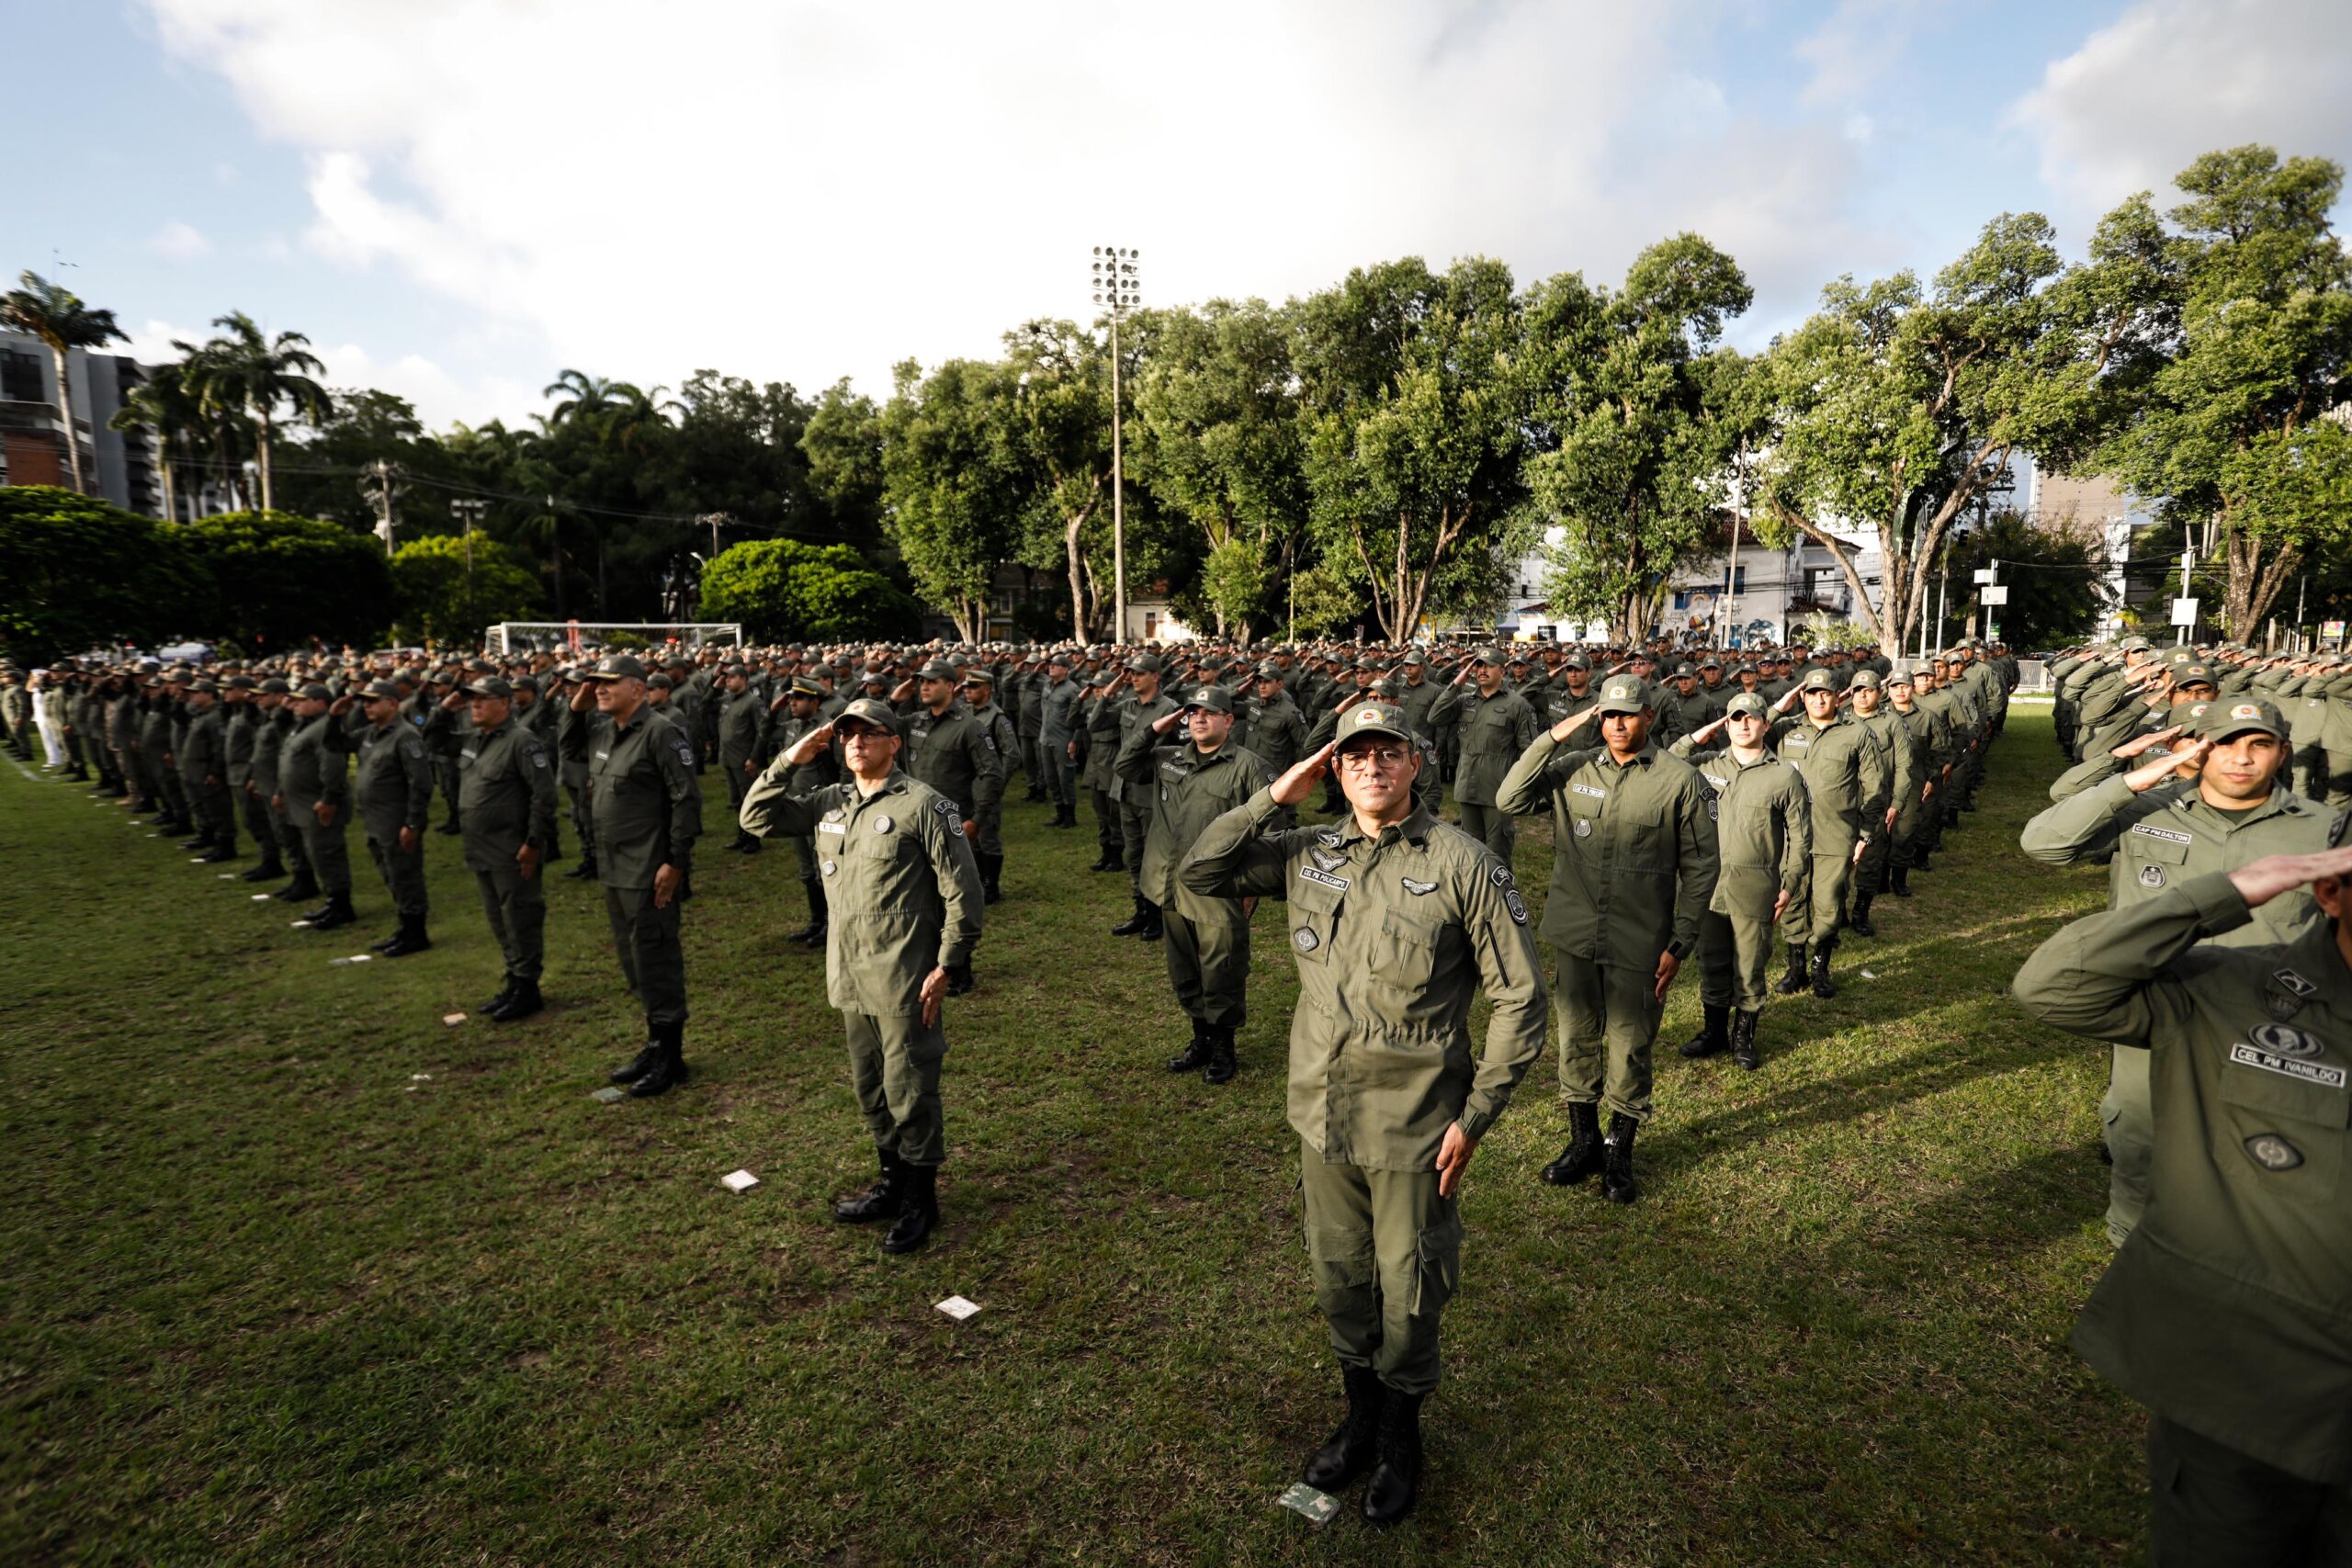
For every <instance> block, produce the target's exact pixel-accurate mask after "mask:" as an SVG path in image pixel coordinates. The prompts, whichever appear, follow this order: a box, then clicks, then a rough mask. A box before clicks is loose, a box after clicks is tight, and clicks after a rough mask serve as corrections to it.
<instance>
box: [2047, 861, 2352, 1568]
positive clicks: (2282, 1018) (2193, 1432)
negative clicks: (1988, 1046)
mask: <svg viewBox="0 0 2352 1568" xmlns="http://www.w3.org/2000/svg"><path fill="white" fill-rule="evenodd" d="M2347 877H2352V850H2346V849H2341V848H2339V849H2334V850H2328V851H2325V852H2320V853H2315V854H2302V855H2272V856H2265V857H2263V858H2262V859H2259V860H2256V861H2254V862H2252V863H2248V864H2245V865H2242V866H2240V867H2238V868H2237V869H2236V870H2233V871H2227V872H2211V873H2208V874H2202V875H2198V876H2194V877H2187V878H2183V879H2181V880H2178V881H2174V880H2171V879H2169V878H2167V881H2166V884H2165V886H2163V887H2162V888H2161V889H2159V890H2157V891H2156V892H2155V893H2154V895H2153V896H2152V897H2148V898H2145V899H2143V900H2141V901H2138V902H2135V903H2132V904H2131V905H2128V906H2125V907H2123V908H2117V909H2113V910H2110V911H2109V912H2108V913H2106V914H2102V915H2094V916H2092V917H2090V918H2089V919H2085V920H2078V921H2076V922H2075V924H2073V925H2071V926H2068V927H2067V928H2066V929H2064V931H2060V932H2059V933H2058V934H2057V935H2055V936H2053V937H2052V938H2051V939H2050V940H2049V941H2048V942H2044V943H2042V945H2041V949H2040V951H2038V952H2036V953H2034V955H2033V956H2032V957H2031V958H2030V959H2028V960H2027V961H2026V964H2025V966H2024V967H2023V968H2022V969H2020V970H2019V971H2018V977H2017V982H2016V986H2015V990H2016V994H2017V998H2018V1002H2019V1003H2020V1004H2021V1005H2022V1006H2023V1007H2024V1008H2025V1009H2026V1010H2027V1011H2028V1012H2030V1013H2031V1014H2033V1015H2034V1016H2035V1017H2037V1018H2039V1019H2041V1021H2044V1022H2046V1023H2050V1024H2053V1025H2055V1026H2056V1027H2058V1028H2060V1029H2064V1030H2067V1031H2069V1032H2073V1033H2075V1034H2080V1035H2084V1036H2086V1037H2087V1038H2090V1039H2094V1040H2108V1041H2115V1042H2120V1043H2121V1044H2123V1045H2124V1046H2126V1047H2127V1048H2129V1049H2131V1050H2132V1051H2135V1052H2138V1053H2139V1054H2141V1055H2144V1056H2146V1058H2147V1059H2148V1067H2149V1073H2150V1077H2151V1100H2152V1103H2153V1105H2154V1139H2155V1145H2154V1157H2153V1160H2152V1162H2151V1174H2152V1179H2153V1191H2154V1201H2153V1202H2151V1203H2150V1204H2149V1206H2148V1210H2147V1214H2146V1217H2145V1218H2144V1219H2143V1221H2142V1222H2141V1224H2140V1225H2139V1226H2138V1228H2137V1229H2135V1230H2134V1231H2133V1232H2132V1234H2131V1239H2130V1240H2128V1241H2127V1242H2125V1244H2124V1245H2123V1247H2122V1249H2121V1250H2120V1252H2118V1253H2117V1254H2116V1256H2115V1260H2114V1262H2113V1263H2111V1264H2109V1267H2108V1270H2107V1273H2106V1275H2105V1277H2104V1278H2102V1279H2101V1280H2099V1282H2098V1287H2097V1288H2096V1289H2095V1290H2094V1291H2093V1292H2091V1298H2090V1301H2089V1303H2087V1304H2086V1306H2085V1307H2084V1309H2083V1314H2082V1316H2081V1318H2080V1319H2079V1320H2078V1321H2077V1322H2076V1324H2075V1332H2074V1337H2073V1343H2074V1347H2075V1350H2076V1351H2077V1352H2079V1353H2080V1354H2081V1355H2082V1357H2083V1359H2085V1360H2086V1361H2088V1362H2089V1363H2090V1364H2091V1366H2092V1367H2093V1368H2094V1369H2096V1370H2097V1371H2098V1372H2099V1373H2100V1375H2101V1376H2103V1377H2105V1378H2106V1379H2107V1380H2108V1381H2109V1382H2111V1383H2113V1384H2114V1385H2115V1386H2116V1387H2118V1388H2120V1389H2121V1390H2122V1391H2123V1392H2124V1393H2127V1394H2129V1395H2130V1396H2131V1398H2133V1399H2135V1400H2137V1401H2139V1402H2140V1403H2141V1404H2145V1405H2146V1406H2148V1408H2149V1411H2150V1413H2151V1419H2150V1421H2149V1423H2148V1481H2149V1485H2148V1499H2149V1559H2150V1561H2151V1562H2154V1564H2156V1568H2212V1565H2232V1564H2247V1565H2252V1564H2265V1565H2269V1564H2280V1565H2284V1564H2295V1565H2299V1568H2300V1565H2310V1568H2319V1565H2320V1564H2337V1563H2343V1562H2347V1561H2352V1356H2347V1355H2346V1346H2347V1345H2352V1304H2347V1303H2352V1202H2346V1193H2345V1191H2344V1188H2343V1184H2342V1183H2343V1174H2342V1173H2343V1170H2344V1168H2345V1166H2346V1162H2347V1160H2352V1126H2347V1124H2348V1123H2352V1114H2347V1110H2352V936H2348V935H2347V927H2346V923H2345V917H2346V914H2352V908H2347V905H2352V892H2347V885H2346V878H2347ZM2306 888H2308V889H2309V891H2308V893H2306V892H2305V891H2304V890H2305V889H2306ZM2290 896H2291V897H2299V898H2302V899H2306V900H2308V901H2311V902H2312V903H2314V904H2315V905H2316V907H2317V908H2318V910H2319V911H2320V914H2321V916H2322V919H2319V920H2318V921H2316V922H2314V923H2313V924H2312V926H2311V927H2310V928H2309V929H2308V930H2306V931H2304V932H2303V934H2302V935H2301V936H2300V937H2298V938H2296V939H2295V940H2294V941H2293V942H2288V943H2285V944H2282V945H2277V946H2273V945H2267V944H2266V945H2258V946H2236V945H2232V944H2231V942H2230V941H2229V939H2230V938H2231V937H2232V936H2233V935H2235V934H2236V933H2238V932H2241V931H2245V929H2246V927H2247V924H2248V922H2249V920H2250V919H2257V918H2259V916H2260V914H2261V913H2262V912H2263V911H2264V910H2265V909H2266V908H2267V906H2268V905H2269V904H2270V903H2271V902H2272V901H2274V900H2276V899H2278V898H2281V897H2290Z"/></svg>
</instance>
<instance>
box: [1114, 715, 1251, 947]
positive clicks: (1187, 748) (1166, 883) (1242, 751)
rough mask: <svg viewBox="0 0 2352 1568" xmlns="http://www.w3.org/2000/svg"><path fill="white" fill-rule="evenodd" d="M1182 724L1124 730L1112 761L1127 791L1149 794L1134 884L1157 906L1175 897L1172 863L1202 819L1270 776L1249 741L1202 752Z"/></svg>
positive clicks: (1212, 817)
mask: <svg viewBox="0 0 2352 1568" xmlns="http://www.w3.org/2000/svg"><path fill="white" fill-rule="evenodd" d="M1182 728H1183V727H1182V726H1181V725H1179V726H1178V727H1176V728H1173V729H1171V730H1170V731H1169V733H1168V735H1166V736H1159V735H1155V734H1153V733H1152V731H1151V728H1150V727H1149V726H1148V725H1147V726H1145V727H1144V728H1140V729H1138V730H1136V732H1135V733H1134V734H1133V735H1130V736H1129V737H1127V740H1126V744H1125V745H1124V746H1122V747H1121V748H1120V749H1119V760H1118V762H1117V764H1116V766H1117V769H1118V773H1119V782H1120V784H1123V785H1125V790H1126V798H1127V799H1129V800H1142V799H1148V800H1149V801H1150V802H1151V825H1150V827H1149V828H1148V829H1147V830H1146V831H1145V833H1144V839H1143V868H1142V870H1141V872H1140V873H1139V877H1140V883H1139V885H1140V886H1141V887H1142V889H1143V896H1144V897H1147V898H1148V899H1150V900H1151V901H1152V902H1153V903H1155V904H1158V905H1159V906H1160V907H1162V908H1166V907H1167V906H1169V905H1170V904H1173V903H1174V902H1175V901H1176V867H1177V865H1178V863H1180V862H1182V860H1183V858H1184V855H1185V854H1186V852H1189V851H1190V850H1191V849H1192V847H1193V844H1195V843H1197V842H1198V841H1199V840H1200V837H1201V835H1202V834H1203V833H1204V832H1206V831H1207V830H1208V826H1209V824H1210V823H1212V822H1214V821H1216V819H1217V818H1220V817H1222V816H1224V815H1225V814H1226V813H1227V812H1228V811H1231V810H1233V809H1234V808H1236V807H1239V806H1243V805H1245V804H1247V803H1248V801H1249V799H1250V796H1251V795H1255V794H1256V793H1257V792H1258V791H1259V790H1261V789H1263V788H1264V787H1266V786H1267V785H1268V784H1272V783H1273V782H1274V775H1273V774H1272V773H1270V772H1268V771H1267V767H1266V764H1265V763H1264V762H1263V761H1261V760H1260V759H1259V757H1258V754H1257V753H1256V752H1254V751H1252V750H1250V749H1249V748H1248V747H1246V746H1236V745H1233V744H1232V743H1231V742H1230V741H1228V742H1227V744H1226V745H1223V746H1220V747H1218V748H1217V749H1216V750H1215V751H1212V752H1209V753H1208V754H1206V755H1205V756H1204V755H1203V754H1202V752H1201V750H1200V749H1199V748H1198V747H1196V746H1194V745H1193V740H1192V737H1190V736H1189V735H1186V734H1184V733H1183V732H1182Z"/></svg>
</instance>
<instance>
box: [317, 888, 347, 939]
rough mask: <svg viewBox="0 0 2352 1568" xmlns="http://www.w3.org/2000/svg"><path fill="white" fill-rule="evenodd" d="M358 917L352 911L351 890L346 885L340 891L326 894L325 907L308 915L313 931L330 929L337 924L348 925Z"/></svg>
mask: <svg viewBox="0 0 2352 1568" xmlns="http://www.w3.org/2000/svg"><path fill="white" fill-rule="evenodd" d="M356 919H359V917H358V916H357V915H356V914H354V913H352V909H351V890H350V889H349V888H347V887H346V888H345V889H344V890H343V891H342V892H340V893H330V894H328V895H327V901H326V905H325V907H324V908H321V909H320V910H319V911H318V912H317V913H315V914H313V915H311V917H310V924H311V930H312V931H334V929H335V928H336V927H338V926H347V925H350V924H351V923H352V922H354V921H355V920H356Z"/></svg>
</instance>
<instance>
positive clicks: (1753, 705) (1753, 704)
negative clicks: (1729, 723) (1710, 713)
mask: <svg viewBox="0 0 2352 1568" xmlns="http://www.w3.org/2000/svg"><path fill="white" fill-rule="evenodd" d="M1771 711H1772V707H1771V705H1770V703H1767V702H1766V701H1765V700H1764V694H1763V693H1761V692H1742V693H1740V694H1739V695H1737V696H1736V697H1734V698H1732V700H1731V701H1729V702H1727V703H1725V704H1724V717H1725V718H1730V717H1732V716H1735V715H1737V714H1751V715H1753V716H1756V717H1758V718H1764V717H1768V716H1770V714H1771Z"/></svg>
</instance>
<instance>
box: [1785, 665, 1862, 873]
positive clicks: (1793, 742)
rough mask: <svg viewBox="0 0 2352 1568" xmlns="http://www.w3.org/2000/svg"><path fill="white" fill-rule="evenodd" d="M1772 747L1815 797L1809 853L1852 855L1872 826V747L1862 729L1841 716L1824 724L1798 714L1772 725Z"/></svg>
mask: <svg viewBox="0 0 2352 1568" xmlns="http://www.w3.org/2000/svg"><path fill="white" fill-rule="evenodd" d="M1800 700H1802V699H1800ZM1771 746H1772V750H1773V751H1774V752H1775V753H1776V754H1777V755H1778V756H1779V757H1780V759H1781V761H1784V762H1786V763H1788V764H1789V765H1790V766H1791V767H1792V768H1794V769H1796V771H1797V772H1799V773H1803V774H1804V787H1805V793H1806V794H1807V795H1810V796H1812V797H1813V852H1814V853H1815V854H1817V855H1835V854H1851V853H1852V852H1853V849H1854V841H1855V840H1856V839H1857V838H1859V837H1860V835H1861V834H1863V833H1864V832H1866V831H1868V830H1869V829H1871V827H1872V826H1873V825H1872V824H1871V822H1869V821H1867V820H1866V819H1865V813H1866V808H1867V807H1868V806H1869V804H1870V800H1871V782H1872V780H1871V762H1870V753H1871V750H1872V749H1871V743H1870V740H1869V739H1868V738H1867V737H1866V736H1865V735H1864V734H1863V732H1862V727H1861V726H1860V725H1859V724H1855V723H1852V722H1850V721H1849V719H1848V718H1847V717H1846V716H1845V715H1844V714H1842V713H1841V714H1839V715H1838V716H1837V717H1836V718H1835V719H1833V720H1831V721H1830V722H1829V723H1827V724H1826V725H1825V724H1815V723H1814V722H1813V720H1812V719H1811V718H1810V717H1807V716H1803V715H1800V716H1797V717H1795V718H1784V719H1782V720H1781V722H1780V723H1778V724H1776V725H1774V726H1773V727H1772V731H1771ZM1879 808H1880V809H1881V810H1882V811H1883V810H1884V809H1885V807H1884V805H1883V804H1882V805H1881V806H1880V807H1879Z"/></svg>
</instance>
